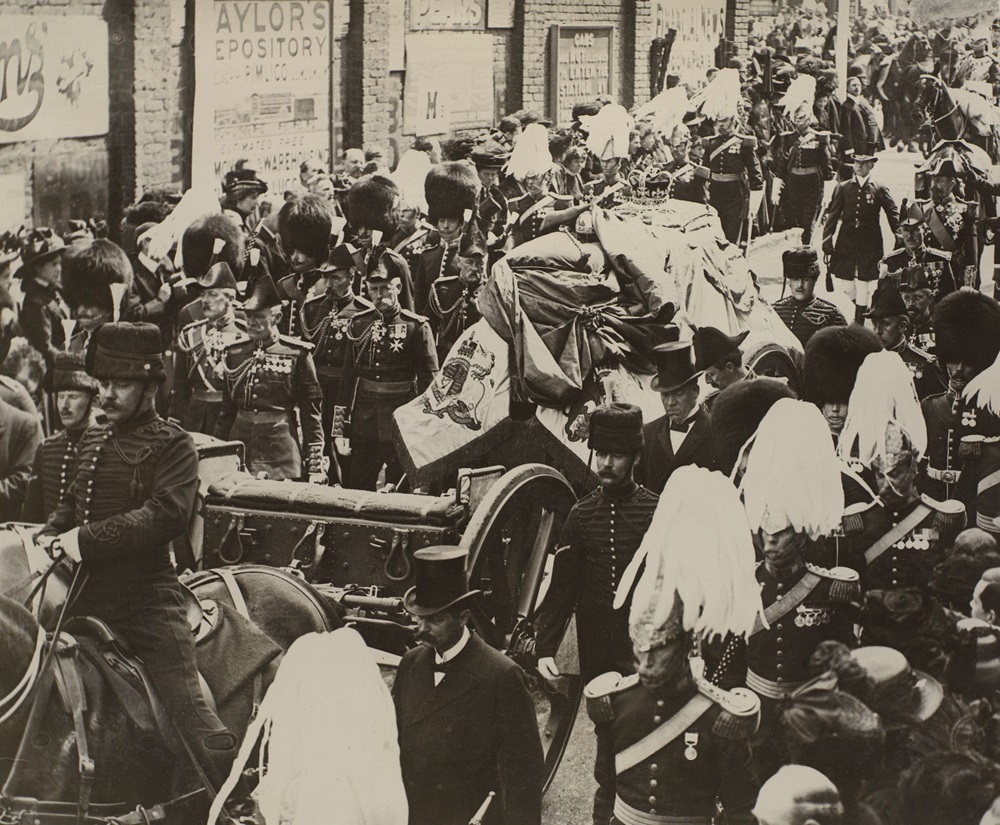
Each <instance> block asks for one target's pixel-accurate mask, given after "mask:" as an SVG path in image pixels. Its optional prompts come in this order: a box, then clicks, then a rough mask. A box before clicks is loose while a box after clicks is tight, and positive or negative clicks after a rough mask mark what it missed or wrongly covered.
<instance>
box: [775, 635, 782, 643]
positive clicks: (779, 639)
mask: <svg viewBox="0 0 1000 825" xmlns="http://www.w3.org/2000/svg"><path fill="white" fill-rule="evenodd" d="M775 641H776V642H777V643H778V644H779V645H780V644H781V643H782V642H783V641H784V639H782V638H781V636H779V637H778V638H777V639H775Z"/></svg>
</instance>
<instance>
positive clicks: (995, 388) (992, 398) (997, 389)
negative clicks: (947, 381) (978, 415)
mask: <svg viewBox="0 0 1000 825" xmlns="http://www.w3.org/2000/svg"><path fill="white" fill-rule="evenodd" d="M962 397H963V398H964V399H965V400H966V401H967V402H968V403H969V404H973V405H974V406H976V407H979V408H980V409H981V410H987V411H988V412H991V413H993V415H996V416H1000V355H998V356H997V360H996V361H994V362H993V365H992V366H990V367H987V368H986V369H984V370H983V371H982V372H981V373H979V375H977V376H976V377H975V378H973V379H972V380H971V381H970V382H969V383H968V384H967V385H966V387H965V389H964V390H963V391H962Z"/></svg>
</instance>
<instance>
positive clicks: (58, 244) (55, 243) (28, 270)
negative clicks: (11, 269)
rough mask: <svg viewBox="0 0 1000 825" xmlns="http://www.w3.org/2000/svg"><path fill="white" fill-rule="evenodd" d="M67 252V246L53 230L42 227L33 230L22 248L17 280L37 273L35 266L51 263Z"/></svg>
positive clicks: (16, 273)
mask: <svg viewBox="0 0 1000 825" xmlns="http://www.w3.org/2000/svg"><path fill="white" fill-rule="evenodd" d="M65 250H66V244H65V243H64V242H63V239H62V238H60V237H59V236H58V235H57V234H56V233H55V232H54V231H53V230H52V229H49V228H48V227H47V226H40V227H38V228H37V229H32V230H31V231H30V232H29V233H28V235H27V237H25V239H24V243H23V245H22V246H21V266H20V267H19V268H18V270H17V272H15V273H14V277H15V278H24V277H25V276H27V275H30V274H32V273H33V272H34V271H35V266H37V265H38V264H43V263H45V262H46V261H50V260H52V259H53V258H55V257H56V256H58V255H61V254H62V253H63V252H65Z"/></svg>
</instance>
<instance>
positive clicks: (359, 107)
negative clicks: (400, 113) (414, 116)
mask: <svg viewBox="0 0 1000 825" xmlns="http://www.w3.org/2000/svg"><path fill="white" fill-rule="evenodd" d="M350 10H351V28H350V32H349V33H348V36H347V43H346V54H347V65H346V66H345V67H344V72H343V77H344V82H345V84H346V85H345V111H344V120H345V127H346V128H345V139H346V144H345V148H347V147H350V146H382V147H386V146H388V142H389V109H390V104H391V98H390V95H391V94H392V88H393V87H392V83H391V81H390V76H389V50H388V48H387V46H386V44H387V43H388V39H389V3H388V0H351V3H350Z"/></svg>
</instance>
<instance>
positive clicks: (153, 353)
mask: <svg viewBox="0 0 1000 825" xmlns="http://www.w3.org/2000/svg"><path fill="white" fill-rule="evenodd" d="M84 363H85V365H86V367H87V372H88V373H90V374H91V375H92V376H94V378H96V379H97V380H98V381H115V380H121V381H135V380H150V381H165V380H166V377H167V375H166V373H165V372H164V369H163V352H162V345H161V341H160V328H159V327H157V326H156V325H155V324H132V323H128V322H126V321H122V322H120V323H114V324H101V325H100V326H99V327H97V328H96V329H94V332H93V334H92V335H91V336H90V340H89V341H88V342H87V354H86V357H85V361H84Z"/></svg>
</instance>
